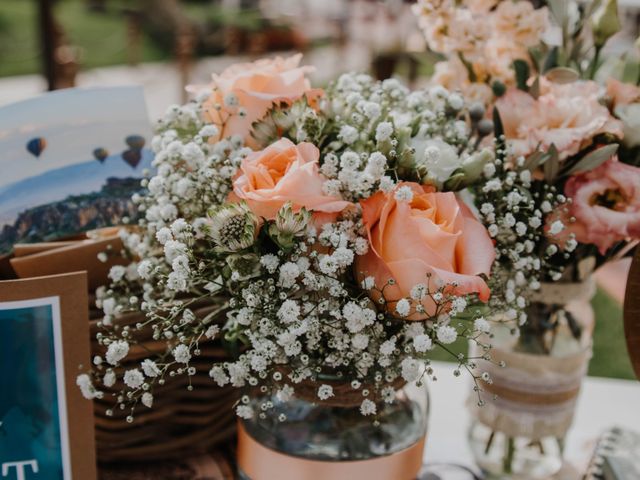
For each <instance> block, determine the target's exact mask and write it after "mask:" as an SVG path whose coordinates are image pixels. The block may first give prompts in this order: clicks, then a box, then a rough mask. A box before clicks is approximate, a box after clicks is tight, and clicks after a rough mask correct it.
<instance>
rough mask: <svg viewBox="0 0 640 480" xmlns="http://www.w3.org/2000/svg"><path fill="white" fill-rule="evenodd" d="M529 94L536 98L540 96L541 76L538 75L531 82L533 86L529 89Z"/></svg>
mask: <svg viewBox="0 0 640 480" xmlns="http://www.w3.org/2000/svg"><path fill="white" fill-rule="evenodd" d="M529 95H531V96H532V97H533V98H535V99H536V100H537V99H538V97H539V96H540V77H536V79H535V80H534V81H533V83H532V84H531V88H530V89H529Z"/></svg>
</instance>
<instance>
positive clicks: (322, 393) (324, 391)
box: [318, 384, 334, 400]
mask: <svg viewBox="0 0 640 480" xmlns="http://www.w3.org/2000/svg"><path fill="white" fill-rule="evenodd" d="M333 396H334V393H333V387H332V386H331V385H326V384H324V385H320V387H319V388H318V398H319V399H320V400H327V399H329V398H331V397H333Z"/></svg>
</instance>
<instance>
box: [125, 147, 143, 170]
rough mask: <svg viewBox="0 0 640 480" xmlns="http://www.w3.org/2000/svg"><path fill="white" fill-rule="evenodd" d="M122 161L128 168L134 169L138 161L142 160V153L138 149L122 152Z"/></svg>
mask: <svg viewBox="0 0 640 480" xmlns="http://www.w3.org/2000/svg"><path fill="white" fill-rule="evenodd" d="M122 159H123V160H124V161H125V162H127V164H129V166H130V167H131V168H133V169H135V168H136V167H137V166H138V164H139V163H140V160H142V153H141V152H140V150H138V149H135V150H134V149H130V150H125V151H124V152H122Z"/></svg>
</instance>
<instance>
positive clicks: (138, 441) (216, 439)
mask: <svg viewBox="0 0 640 480" xmlns="http://www.w3.org/2000/svg"><path fill="white" fill-rule="evenodd" d="M215 308H216V305H215V304H211V303H209V304H206V303H201V304H199V305H197V306H196V307H194V308H193V312H194V313H195V314H196V316H197V317H198V318H203V317H204V316H205V315H207V314H208V313H210V312H211V311H213V310H214V309H215ZM90 316H91V320H90V323H91V337H92V351H93V353H94V354H103V353H104V347H102V346H100V345H98V343H97V341H96V340H95V334H96V333H97V332H98V326H97V323H98V321H99V320H100V319H101V318H102V314H101V312H100V311H99V310H95V309H92V310H91V315H90ZM222 317H224V316H222ZM143 320H144V314H143V313H130V314H126V315H122V316H121V317H119V318H117V319H116V320H114V323H117V324H118V325H119V326H125V325H135V324H136V323H138V322H142V321H143ZM214 321H215V320H214ZM218 321H220V322H222V321H223V318H220V319H219V320H218ZM131 332H133V334H134V335H135V337H134V338H135V340H136V342H137V344H135V345H132V347H131V349H130V351H129V355H127V357H126V359H125V360H124V362H123V363H122V365H121V366H120V367H118V369H117V370H116V371H117V372H118V373H121V372H122V371H124V370H127V369H130V368H136V367H139V365H140V362H141V361H142V360H143V359H144V358H146V357H147V356H148V355H149V353H150V352H155V353H163V352H164V351H165V349H166V346H165V343H164V342H160V341H156V340H153V338H152V332H151V330H150V329H146V330H142V331H137V330H135V329H133V328H132V329H131ZM200 350H201V354H200V355H199V356H198V357H195V358H194V360H193V361H192V362H191V364H190V365H191V366H193V367H195V368H196V374H195V375H193V376H191V385H192V386H193V390H192V391H189V390H188V389H187V387H188V385H189V378H188V377H186V376H176V377H167V378H166V382H165V383H164V385H156V386H155V387H154V404H153V408H151V409H147V408H146V407H142V406H140V407H138V408H137V409H136V413H135V418H134V421H133V422H132V423H127V422H126V417H127V415H128V414H129V410H128V409H125V410H120V409H118V408H113V407H114V398H113V397H112V396H111V395H105V398H104V399H102V400H98V399H96V400H95V409H94V412H95V429H96V445H97V453H98V461H99V462H102V463H104V462H107V463H110V462H119V461H128V462H131V461H136V462H137V461H140V462H149V461H152V460H168V459H176V458H183V457H184V456H185V455H189V456H192V455H194V453H200V452H207V451H211V450H212V449H213V448H214V447H216V446H218V445H220V444H222V443H223V442H227V441H229V440H230V439H231V438H232V437H233V436H234V435H235V425H236V418H235V414H234V412H233V404H234V403H235V401H236V400H237V397H238V394H237V391H236V390H237V389H234V388H233V387H224V388H220V387H218V386H217V385H216V384H215V383H214V382H213V380H212V379H211V378H210V377H209V370H210V368H211V366H212V365H213V364H214V363H217V362H221V361H225V360H228V359H229V358H228V355H227V354H226V352H225V350H224V348H223V347H222V345H221V344H220V342H219V341H218V340H215V339H214V340H213V341H211V340H207V341H203V342H200ZM107 391H108V389H107ZM108 409H112V411H113V415H112V416H107V415H106V411H107V410H108Z"/></svg>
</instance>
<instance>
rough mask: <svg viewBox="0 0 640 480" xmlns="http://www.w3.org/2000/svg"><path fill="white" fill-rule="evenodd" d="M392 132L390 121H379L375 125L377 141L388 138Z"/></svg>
mask: <svg viewBox="0 0 640 480" xmlns="http://www.w3.org/2000/svg"><path fill="white" fill-rule="evenodd" d="M392 133H393V125H392V124H391V123H390V122H380V123H379V124H378V126H377V127H376V140H377V141H378V142H384V141H385V140H389V138H390V137H391V134H392Z"/></svg>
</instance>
